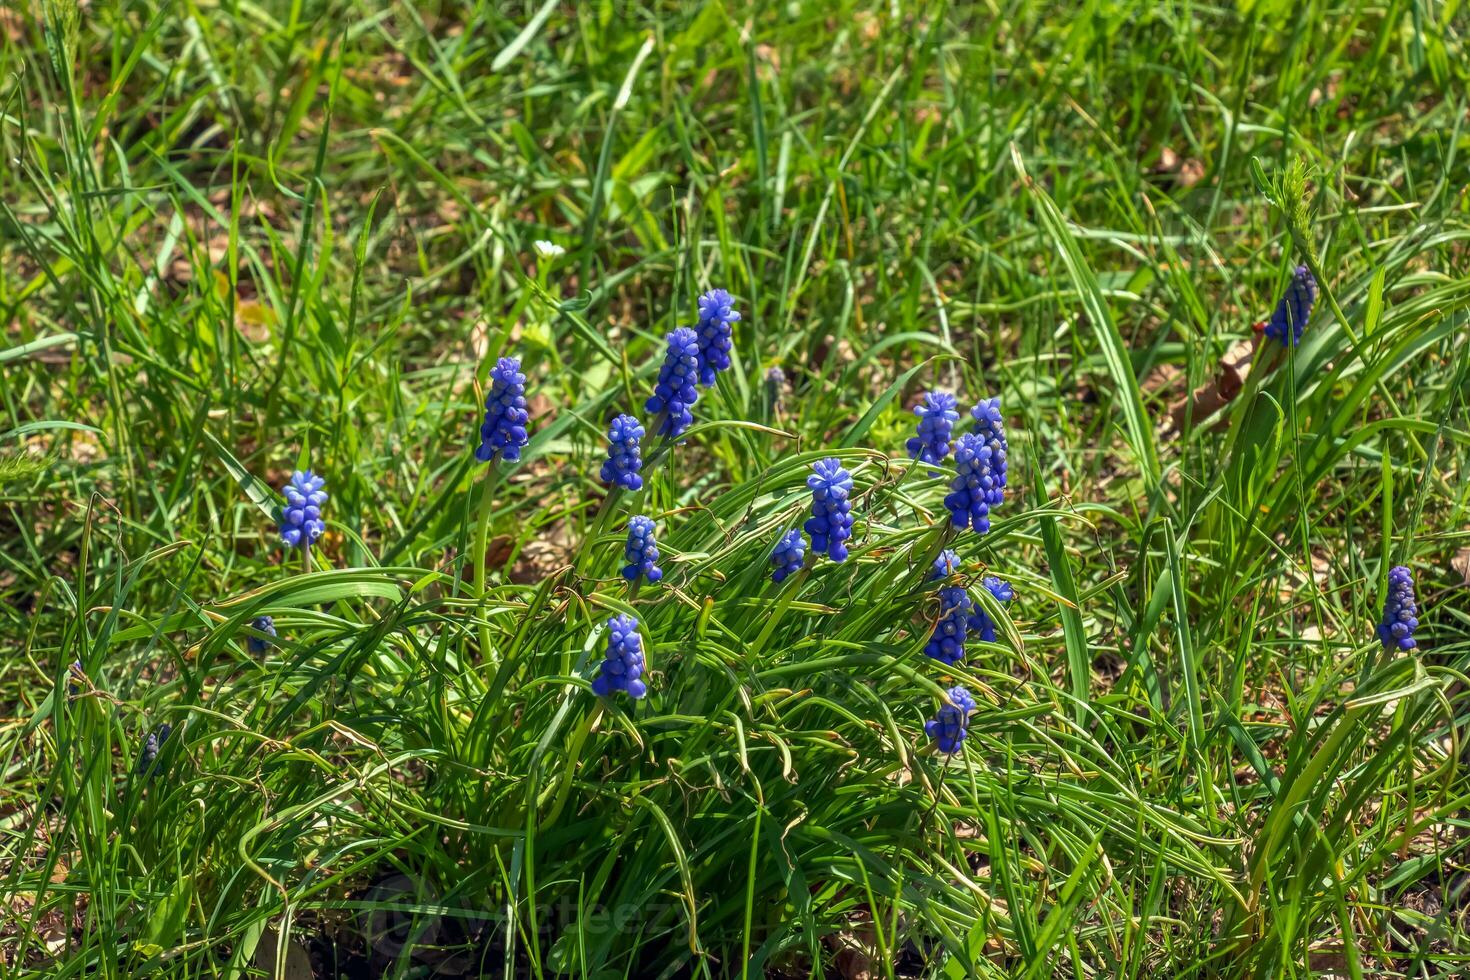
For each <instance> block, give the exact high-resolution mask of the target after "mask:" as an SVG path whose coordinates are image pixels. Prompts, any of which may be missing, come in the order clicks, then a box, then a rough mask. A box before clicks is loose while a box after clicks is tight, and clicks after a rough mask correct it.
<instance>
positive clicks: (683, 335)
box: [643, 327, 700, 438]
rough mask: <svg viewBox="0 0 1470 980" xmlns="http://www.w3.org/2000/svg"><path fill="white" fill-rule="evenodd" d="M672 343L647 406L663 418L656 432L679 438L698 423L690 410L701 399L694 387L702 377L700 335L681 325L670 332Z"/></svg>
mask: <svg viewBox="0 0 1470 980" xmlns="http://www.w3.org/2000/svg"><path fill="white" fill-rule="evenodd" d="M668 344H669V349H668V352H667V353H666V354H665V355H664V363H663V364H662V365H661V366H660V367H659V369H658V381H657V382H656V383H655V384H654V386H653V394H652V395H650V396H649V398H648V402H647V403H646V404H645V405H644V406H643V407H644V410H645V411H647V412H648V413H649V414H651V415H653V416H655V417H657V418H658V419H659V425H658V432H656V433H655V435H660V436H668V437H670V438H678V437H679V436H681V435H683V434H684V430H685V429H687V428H689V427H690V426H691V425H693V424H694V415H693V413H691V412H690V411H689V409H690V408H691V407H693V405H694V403H695V402H696V401H698V400H699V389H698V388H696V387H695V386H694V383H695V382H696V381H697V380H698V379H699V363H700V362H699V335H698V334H696V333H695V332H694V331H693V330H690V329H689V328H688V327H679V328H678V329H677V330H674V331H672V332H670V333H669V336H668Z"/></svg>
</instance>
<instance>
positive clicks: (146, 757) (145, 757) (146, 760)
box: [137, 722, 173, 777]
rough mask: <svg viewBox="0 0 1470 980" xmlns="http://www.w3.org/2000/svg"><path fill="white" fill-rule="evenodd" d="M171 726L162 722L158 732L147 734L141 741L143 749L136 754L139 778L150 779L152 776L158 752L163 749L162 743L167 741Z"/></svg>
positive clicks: (171, 729)
mask: <svg viewBox="0 0 1470 980" xmlns="http://www.w3.org/2000/svg"><path fill="white" fill-rule="evenodd" d="M172 731H173V726H172V725H170V724H169V723H168V722H164V723H163V724H162V725H159V726H158V731H157V732H156V733H155V732H149V733H148V735H147V736H146V737H145V738H144V739H143V748H142V750H141V751H140V752H139V753H138V767H137V774H138V775H139V776H144V777H151V776H152V775H153V774H154V771H155V768H156V765H157V762H158V750H159V749H161V748H163V743H164V742H167V741H168V736H169V733H171V732H172Z"/></svg>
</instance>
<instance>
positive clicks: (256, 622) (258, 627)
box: [245, 616, 276, 657]
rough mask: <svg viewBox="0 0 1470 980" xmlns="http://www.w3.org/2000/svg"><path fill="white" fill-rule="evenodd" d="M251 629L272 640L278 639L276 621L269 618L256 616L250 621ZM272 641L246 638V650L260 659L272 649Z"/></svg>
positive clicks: (257, 637) (253, 637) (260, 638)
mask: <svg viewBox="0 0 1470 980" xmlns="http://www.w3.org/2000/svg"><path fill="white" fill-rule="evenodd" d="M250 628H251V629H253V630H255V632H257V633H264V634H265V635H266V636H269V637H270V638H271V640H274V639H275V637H276V621H275V620H274V619H271V617H269V616H256V617H255V618H254V619H252V620H251V621H250ZM271 640H267V639H264V638H262V637H259V636H247V637H246V638H245V649H247V650H249V651H250V652H251V653H253V654H255V655H256V656H257V657H259V656H261V655H262V654H264V653H265V652H266V651H267V650H269V649H270V646H271Z"/></svg>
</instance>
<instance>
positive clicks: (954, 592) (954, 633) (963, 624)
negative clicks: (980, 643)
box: [924, 585, 974, 667]
mask: <svg viewBox="0 0 1470 980" xmlns="http://www.w3.org/2000/svg"><path fill="white" fill-rule="evenodd" d="M939 607H940V609H941V610H943V611H942V612H941V613H940V616H939V622H937V623H935V624H934V634H933V635H932V636H930V637H929V642H928V643H926V644H924V655H925V656H926V657H931V658H933V659H935V660H938V661H939V662H940V663H942V664H944V665H945V666H947V667H953V666H954V665H955V664H957V663H959V662H960V661H961V660H963V659H965V640H966V639H967V638H968V635H969V631H970V612H971V610H972V609H973V608H974V601H973V600H971V598H970V594H969V593H968V592H966V591H965V587H964V586H962V585H951V586H948V587H946V588H943V589H940V590H939Z"/></svg>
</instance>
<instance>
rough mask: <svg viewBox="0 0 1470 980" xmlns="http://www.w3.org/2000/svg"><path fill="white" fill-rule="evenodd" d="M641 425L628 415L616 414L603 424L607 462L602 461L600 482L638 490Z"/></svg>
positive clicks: (641, 484) (641, 457) (640, 464)
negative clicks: (605, 434)
mask: <svg viewBox="0 0 1470 980" xmlns="http://www.w3.org/2000/svg"><path fill="white" fill-rule="evenodd" d="M642 438H643V426H642V425H641V424H639V422H638V420H637V419H635V418H634V417H633V416H631V415H619V416H618V417H617V418H615V419H613V420H612V424H610V425H609V426H608V427H607V462H605V463H603V464H602V482H603V483H613V484H617V485H618V486H620V487H622V488H623V489H624V490H642V489H643V477H641V476H639V475H638V471H639V470H641V469H642V468H643V450H642V448H641V447H640V445H639V440H640V439H642Z"/></svg>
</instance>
